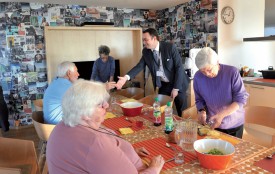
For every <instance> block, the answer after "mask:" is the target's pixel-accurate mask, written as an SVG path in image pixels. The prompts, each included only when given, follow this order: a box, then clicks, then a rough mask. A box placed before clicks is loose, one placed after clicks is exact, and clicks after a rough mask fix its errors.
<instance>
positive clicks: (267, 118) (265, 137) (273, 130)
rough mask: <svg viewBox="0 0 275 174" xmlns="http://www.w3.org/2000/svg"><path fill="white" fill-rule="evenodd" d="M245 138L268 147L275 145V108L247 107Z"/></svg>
mask: <svg viewBox="0 0 275 174" xmlns="http://www.w3.org/2000/svg"><path fill="white" fill-rule="evenodd" d="M243 139H245V140H248V141H252V142H254V143H256V144H260V145H262V146H266V147H272V146H275V108H270V107H265V106H248V107H246V108H245V124H244V133H243Z"/></svg>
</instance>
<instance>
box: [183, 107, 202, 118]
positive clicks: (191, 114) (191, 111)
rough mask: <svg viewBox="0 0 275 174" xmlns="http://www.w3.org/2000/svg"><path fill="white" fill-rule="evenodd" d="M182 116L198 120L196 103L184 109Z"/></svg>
mask: <svg viewBox="0 0 275 174" xmlns="http://www.w3.org/2000/svg"><path fill="white" fill-rule="evenodd" d="M181 116H182V117H183V118H185V119H187V118H190V119H193V120H198V111H197V107H196V105H193V106H191V107H189V108H187V109H185V110H184V111H182V114H181Z"/></svg>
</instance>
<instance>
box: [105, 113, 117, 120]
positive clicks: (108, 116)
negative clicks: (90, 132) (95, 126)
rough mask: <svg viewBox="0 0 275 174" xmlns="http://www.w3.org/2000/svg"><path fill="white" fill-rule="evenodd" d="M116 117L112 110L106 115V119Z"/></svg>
mask: <svg viewBox="0 0 275 174" xmlns="http://www.w3.org/2000/svg"><path fill="white" fill-rule="evenodd" d="M114 117H116V116H115V115H114V114H113V113H111V112H107V113H106V115H105V119H108V118H114Z"/></svg>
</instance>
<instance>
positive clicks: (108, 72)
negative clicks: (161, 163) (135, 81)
mask: <svg viewBox="0 0 275 174" xmlns="http://www.w3.org/2000/svg"><path fill="white" fill-rule="evenodd" d="M98 53H99V56H100V57H99V58H98V59H97V60H96V61H95V63H94V65H93V72H92V75H91V80H94V81H99V82H103V83H105V82H108V81H109V82H112V81H114V74H115V59H114V58H113V57H112V56H109V54H110V48H109V47H107V46H106V45H101V46H100V47H99V48H98Z"/></svg>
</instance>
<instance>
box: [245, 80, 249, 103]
mask: <svg viewBox="0 0 275 174" xmlns="http://www.w3.org/2000/svg"><path fill="white" fill-rule="evenodd" d="M244 87H245V90H246V92H247V93H248V94H250V85H249V84H244ZM249 105H250V96H249V97H248V99H247V101H246V105H245V106H249Z"/></svg>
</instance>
